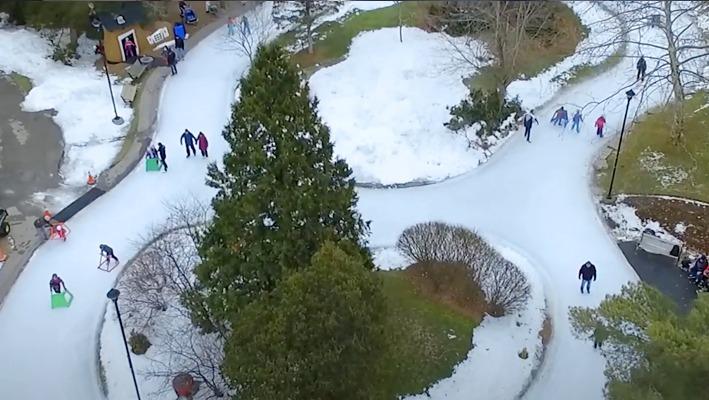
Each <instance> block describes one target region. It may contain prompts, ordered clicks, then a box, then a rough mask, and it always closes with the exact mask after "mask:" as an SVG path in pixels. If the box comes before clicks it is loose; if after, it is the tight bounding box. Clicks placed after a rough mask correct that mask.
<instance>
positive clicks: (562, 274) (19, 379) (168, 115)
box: [0, 34, 637, 400]
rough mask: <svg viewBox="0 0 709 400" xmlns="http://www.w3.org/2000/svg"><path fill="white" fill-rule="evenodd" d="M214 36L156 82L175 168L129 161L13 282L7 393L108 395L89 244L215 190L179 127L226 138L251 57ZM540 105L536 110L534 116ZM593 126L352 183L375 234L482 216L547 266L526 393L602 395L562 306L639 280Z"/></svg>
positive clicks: (604, 90)
mask: <svg viewBox="0 0 709 400" xmlns="http://www.w3.org/2000/svg"><path fill="white" fill-rule="evenodd" d="M220 39H221V37H220V35H218V34H217V35H212V36H211V37H209V38H208V39H207V40H205V41H204V42H203V43H201V44H200V45H199V46H197V47H195V48H194V49H193V50H192V52H191V53H190V54H189V55H188V57H187V59H186V60H185V62H184V63H183V64H182V68H181V69H180V74H179V75H177V76H175V77H170V78H168V81H167V83H166V85H165V88H164V90H163V97H162V100H163V101H162V104H161V109H160V112H159V119H158V129H157V134H156V139H157V140H159V141H162V142H163V143H166V144H167V147H168V163H169V164H170V172H169V173H167V174H146V173H145V172H143V171H141V170H140V169H138V170H135V171H133V172H132V173H131V174H130V175H128V177H126V179H125V180H124V181H123V182H122V183H121V184H120V185H118V186H117V187H116V188H114V189H113V190H112V191H110V192H109V193H107V194H106V195H104V196H102V197H101V198H99V199H98V200H96V201H95V202H94V203H93V204H91V205H90V206H88V207H87V208H86V209H85V210H84V211H83V212H81V213H80V214H78V215H77V216H76V217H75V219H74V220H73V221H72V228H73V231H72V237H71V239H70V240H69V241H68V242H66V243H57V242H53V243H48V244H47V245H45V246H43V247H42V248H40V249H39V250H38V251H37V252H36V254H35V255H34V256H33V258H32V260H31V261H30V263H29V264H28V265H27V267H26V270H25V272H24V273H23V274H22V276H20V278H19V280H18V281H17V283H16V285H15V287H14V288H13V290H12V291H11V292H10V294H9V295H8V297H7V299H6V300H5V304H4V307H3V308H2V310H0V354H2V355H3V363H2V364H1V365H2V366H0V388H2V392H3V393H2V394H3V398H8V399H23V400H24V399H28V400H32V399H43V398H45V397H46V396H47V393H48V391H53V395H52V398H53V399H54V400H64V399H66V400H76V399H101V398H103V395H102V394H101V393H100V391H99V390H98V388H99V385H98V384H97V382H98V380H99V377H98V373H97V370H96V368H95V365H94V355H95V353H96V351H97V349H96V344H95V329H96V327H97V325H98V323H99V321H100V319H101V318H102V316H103V314H102V310H103V309H104V305H105V302H106V301H107V300H106V299H105V293H106V292H107V291H108V289H109V288H110V287H111V286H112V285H113V283H114V279H115V272H114V273H113V274H106V273H105V272H102V271H99V270H97V269H96V264H97V259H98V254H97V253H98V248H97V247H98V244H99V243H101V242H105V243H109V244H112V245H113V247H114V248H115V249H116V252H117V255H118V256H119V257H122V258H123V259H124V260H127V259H129V258H130V257H131V255H132V254H134V253H135V252H136V250H137V247H138V246H137V245H135V244H134V243H135V241H137V240H139V238H140V237H141V235H145V234H147V233H148V232H149V228H150V226H151V225H152V224H153V223H157V222H159V221H160V220H162V219H164V218H165V217H166V213H167V209H166V207H164V202H166V201H173V202H174V201H176V200H179V199H180V198H182V197H183V196H185V195H187V194H189V193H190V192H191V193H192V194H194V195H195V196H197V197H198V198H199V199H203V200H208V199H209V198H211V196H212V194H213V191H212V190H211V189H208V188H207V187H206V186H205V185H204V174H205V171H206V164H207V163H206V161H204V160H200V159H187V160H185V159H184V158H183V157H184V156H183V155H182V149H181V148H180V147H179V136H178V135H179V132H181V131H182V130H183V129H184V128H185V127H188V128H190V129H198V130H203V131H204V132H206V133H207V135H208V136H209V137H210V139H211V140H210V144H211V150H212V153H213V154H221V153H223V152H224V151H226V150H227V145H226V143H225V141H224V140H222V139H221V138H220V137H218V134H219V132H221V129H222V127H223V126H224V124H225V123H226V118H227V117H228V116H229V115H230V112H229V111H230V110H229V109H230V104H231V102H232V101H233V99H234V90H233V89H234V87H233V84H234V82H235V81H236V79H237V78H238V77H239V75H240V73H241V72H242V71H244V70H245V68H246V67H247V60H246V59H245V58H243V57H238V56H237V55H236V54H234V53H229V52H224V51H222V50H220V49H219V48H218V46H217V44H218V41H219V40H220ZM632 64H633V61H632V60H630V59H629V60H625V61H623V62H621V63H620V65H618V66H617V67H615V68H613V69H612V70H610V71H608V72H606V73H604V74H603V75H602V76H600V77H598V78H596V79H594V80H593V81H588V82H585V83H582V84H579V85H578V86H575V87H573V88H571V89H570V90H567V91H566V92H565V93H563V94H562V95H561V97H563V98H564V99H563V100H564V102H568V103H572V104H578V103H580V102H581V103H583V102H585V101H590V100H594V99H597V100H600V99H604V98H606V97H608V96H610V95H612V94H613V93H615V92H616V91H617V90H618V89H619V88H622V87H623V86H625V85H626V84H628V83H629V80H632V79H633V78H634V76H631V74H632V71H633V65H632ZM621 93H622V92H621ZM624 106H625V98H624V97H623V95H622V94H621V95H620V96H614V97H613V98H612V99H611V100H610V101H609V102H607V103H606V104H605V107H604V113H605V115H606V118H607V119H608V121H609V128H610V130H614V129H617V128H618V127H619V125H620V122H621V118H622V112H623V109H624ZM548 113H549V110H540V112H539V115H542V116H544V115H547V114H548ZM591 118H592V117H590V118H589V119H591ZM542 120H543V121H544V120H545V118H542ZM587 125H590V123H588V122H587ZM589 131H590V127H589V126H586V127H585V129H584V132H583V133H582V134H581V135H579V136H575V135H567V136H564V137H560V136H559V135H558V132H557V131H556V130H555V129H554V128H552V127H551V126H549V125H548V124H546V123H545V122H542V124H541V126H535V128H534V131H533V143H532V144H528V143H526V142H524V141H523V140H522V138H521V137H520V136H519V135H517V136H516V137H513V138H512V139H511V140H510V142H509V143H508V144H507V145H506V146H505V147H504V148H502V149H501V150H500V152H499V153H498V154H497V156H496V157H494V158H492V159H491V160H490V161H489V162H488V163H487V164H486V165H485V166H484V167H483V168H479V169H476V170H474V171H473V172H471V173H469V174H467V175H465V176H461V177H458V178H455V179H451V180H450V181H446V182H444V183H441V184H437V185H431V186H426V187H420V188H410V189H397V190H366V189H363V190H360V191H359V194H360V201H359V206H358V208H359V209H360V211H361V212H362V214H363V216H364V218H366V219H369V220H372V235H371V242H372V245H375V246H386V245H391V244H392V243H394V242H395V240H396V238H397V236H398V235H399V233H400V232H401V231H402V230H403V229H404V228H406V227H408V226H409V225H411V224H413V223H416V222H422V221H429V220H442V221H447V222H452V223H457V224H464V225H468V226H475V227H480V228H481V230H483V231H485V232H486V233H488V232H489V233H490V234H491V235H493V236H496V237H500V238H503V239H504V240H505V241H506V242H509V243H511V244H512V245H514V246H515V247H516V248H520V249H524V251H525V253H526V254H528V255H529V257H530V258H531V259H534V260H538V261H539V262H541V263H542V268H544V271H540V272H541V273H543V274H547V275H548V276H550V277H551V279H552V283H551V284H550V286H551V287H550V288H548V289H549V290H547V291H546V293H547V296H548V301H549V307H550V309H551V310H552V311H551V312H552V313H553V315H552V317H553V318H554V321H555V324H554V332H553V335H554V340H553V341H552V344H551V345H550V347H549V349H548V350H547V351H548V353H547V356H546V361H545V363H544V365H543V367H542V369H541V371H540V373H539V375H538V379H537V380H536V382H535V383H534V384H533V385H532V386H531V388H530V390H529V391H528V392H527V394H526V396H525V398H527V399H548V398H550V396H551V397H554V398H560V399H565V398H573V399H576V400H596V399H602V389H603V384H604V382H605V380H604V377H603V364H604V363H603V359H602V358H601V356H600V355H599V354H598V353H595V352H594V351H593V349H592V346H589V345H588V343H586V342H584V341H579V340H577V339H575V338H574V337H573V336H572V335H571V334H570V329H569V328H570V326H569V323H568V319H567V309H568V307H569V306H577V305H581V306H593V305H596V304H598V303H599V302H600V300H601V299H602V298H603V296H604V295H605V294H606V293H610V292H616V291H617V290H618V289H619V288H620V287H621V285H622V284H623V283H625V282H627V281H629V280H635V279H637V278H636V276H635V274H634V272H633V271H632V269H631V268H630V267H629V266H628V264H627V263H626V261H625V258H624V257H623V255H622V254H621V253H620V250H619V249H618V247H617V246H616V245H615V243H614V241H613V240H612V239H611V238H610V237H609V235H608V233H607V232H606V230H605V228H604V226H603V223H602V222H601V220H600V218H599V216H598V214H597V212H596V206H595V202H594V199H593V197H592V194H591V190H590V186H589V183H590V182H589V181H590V176H591V173H590V172H591V171H590V165H591V162H592V160H593V156H594V154H595V153H596V152H597V151H598V149H599V148H600V147H602V146H604V145H606V144H607V142H599V141H597V140H596V139H594V138H593V135H592V133H590V132H589ZM589 258H590V259H592V260H593V262H594V263H595V264H596V265H597V266H598V267H599V280H598V282H595V283H594V286H593V287H592V293H591V295H584V296H582V295H580V294H579V292H578V281H577V279H576V272H577V270H578V266H579V265H580V264H581V263H582V262H584V261H586V260H587V259H589ZM52 272H57V273H59V274H60V275H61V276H62V277H63V278H64V279H65V281H66V282H67V285H68V287H69V289H70V290H72V292H73V293H74V295H75V296H76V297H75V300H74V304H73V305H72V307H71V308H69V309H64V310H56V311H50V310H49V307H48V302H49V296H48V294H49V293H48V291H47V290H48V288H47V281H48V279H49V277H50V275H51V273H52ZM130 384H131V383H130V382H126V385H130ZM471 395H472V394H471ZM468 397H469V396H468Z"/></svg>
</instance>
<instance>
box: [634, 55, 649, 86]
mask: <svg viewBox="0 0 709 400" xmlns="http://www.w3.org/2000/svg"><path fill="white" fill-rule="evenodd" d="M636 67H637V68H638V76H637V77H636V78H635V80H636V81H642V82H645V71H647V62H645V57H643V56H640V59H639V60H638V63H637V65H636Z"/></svg>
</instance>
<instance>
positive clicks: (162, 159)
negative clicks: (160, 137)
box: [158, 142, 167, 172]
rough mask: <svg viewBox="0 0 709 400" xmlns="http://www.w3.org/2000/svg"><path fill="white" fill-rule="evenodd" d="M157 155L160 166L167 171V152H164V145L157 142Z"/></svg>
mask: <svg viewBox="0 0 709 400" xmlns="http://www.w3.org/2000/svg"><path fill="white" fill-rule="evenodd" d="M158 155H159V156H160V166H161V167H162V168H164V169H165V172H167V162H166V161H165V160H166V159H167V153H166V152H165V145H164V144H162V143H160V142H158Z"/></svg>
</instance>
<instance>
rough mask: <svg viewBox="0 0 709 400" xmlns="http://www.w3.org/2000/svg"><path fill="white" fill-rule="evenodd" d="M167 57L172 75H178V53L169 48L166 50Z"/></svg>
mask: <svg viewBox="0 0 709 400" xmlns="http://www.w3.org/2000/svg"><path fill="white" fill-rule="evenodd" d="M165 58H167V65H169V66H170V72H171V73H172V75H177V55H175V52H174V51H172V49H169V48H168V49H167V50H166V51H165Z"/></svg>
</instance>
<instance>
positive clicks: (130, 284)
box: [119, 199, 229, 400]
mask: <svg viewBox="0 0 709 400" xmlns="http://www.w3.org/2000/svg"><path fill="white" fill-rule="evenodd" d="M168 208H169V210H170V212H169V215H170V216H169V217H168V219H167V220H166V221H165V223H164V224H163V225H161V226H159V227H156V228H154V229H153V233H152V235H151V236H150V237H149V238H146V239H143V249H142V250H141V251H140V253H139V255H138V256H136V257H135V258H134V259H133V260H131V262H130V266H129V267H128V268H126V270H125V271H126V272H125V275H124V276H123V277H121V280H120V282H119V288H120V289H121V291H122V292H123V296H121V299H120V301H121V307H122V308H124V309H125V310H126V320H125V321H126V325H128V326H129V327H131V328H135V329H136V330H138V331H140V332H141V333H144V334H146V336H148V337H149V338H150V340H151V342H152V347H151V351H150V353H147V354H146V355H145V357H147V358H148V359H149V360H150V361H151V362H150V364H149V365H150V366H149V368H148V369H147V370H145V371H141V373H142V374H144V375H145V376H147V377H148V378H150V379H165V385H162V387H165V388H169V387H170V384H169V381H170V379H172V378H173V377H174V376H176V374H178V373H180V372H188V373H190V374H192V375H193V376H194V377H195V378H197V380H198V381H199V382H200V384H201V385H203V389H202V390H201V391H200V392H199V395H198V396H197V397H196V399H201V400H206V399H213V398H222V397H225V396H227V395H228V394H229V387H228V385H227V383H226V381H225V380H224V378H223V377H222V375H221V371H220V368H221V363H222V360H223V345H224V341H225V331H224V330H221V329H216V330H215V331H214V332H212V333H205V332H203V331H202V330H201V329H199V327H197V326H195V325H194V324H193V323H192V314H191V310H190V309H188V308H187V307H186V305H185V304H184V298H185V296H186V295H188V294H190V293H191V292H193V291H195V290H198V288H197V287H196V280H195V277H194V274H193V269H194V267H195V266H196V265H197V264H198V263H199V262H200V257H199V254H198V252H197V246H198V243H199V240H200V238H201V235H202V234H203V232H204V229H206V227H207V224H208V221H209V218H210V215H211V214H210V213H211V211H210V208H209V207H208V206H206V205H205V204H202V203H200V202H199V201H197V200H194V199H192V200H191V201H187V200H183V201H181V202H180V203H177V205H168ZM191 306H194V304H191ZM205 310H206V308H205ZM205 315H206V314H205ZM215 327H217V328H219V327H218V326H216V325H215ZM205 388H206V389H207V390H204V389H205Z"/></svg>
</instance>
